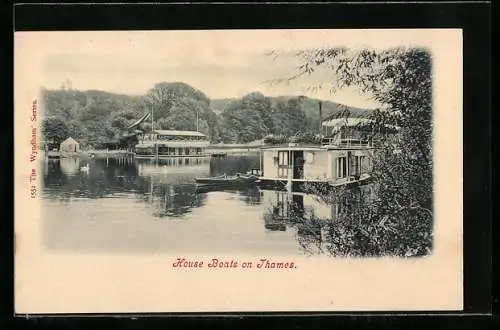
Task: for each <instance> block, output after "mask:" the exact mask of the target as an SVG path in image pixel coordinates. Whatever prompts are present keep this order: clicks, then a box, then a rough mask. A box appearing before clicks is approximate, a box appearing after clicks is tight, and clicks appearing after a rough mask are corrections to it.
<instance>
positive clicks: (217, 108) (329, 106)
mask: <svg viewBox="0 0 500 330" xmlns="http://www.w3.org/2000/svg"><path fill="white" fill-rule="evenodd" d="M296 98H298V99H300V100H301V108H302V110H303V111H304V113H305V114H306V115H307V116H308V117H311V118H312V117H316V118H318V117H319V110H318V109H319V108H318V103H319V102H320V101H321V102H322V107H323V110H322V112H323V115H322V117H323V119H325V118H327V117H328V116H331V115H336V114H338V113H340V112H341V111H342V110H343V109H347V110H349V112H350V114H351V116H353V117H359V116H362V115H364V114H366V113H368V112H370V111H371V110H370V109H362V108H356V107H352V106H347V105H343V104H340V103H336V102H332V101H325V100H320V99H316V98H310V97H307V96H300V97H298V96H276V97H269V99H270V100H271V102H272V103H273V104H276V103H277V102H286V101H288V100H290V99H296ZM237 100H239V99H238V98H227V99H212V100H210V107H211V108H212V110H213V111H214V112H215V113H216V114H218V115H219V114H221V113H222V112H223V111H224V110H225V109H227V108H228V107H229V105H230V104H231V103H232V102H235V101H237Z"/></svg>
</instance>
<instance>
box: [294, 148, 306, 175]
mask: <svg viewBox="0 0 500 330" xmlns="http://www.w3.org/2000/svg"><path fill="white" fill-rule="evenodd" d="M293 178H294V179H303V178H304V151H297V150H295V151H293Z"/></svg>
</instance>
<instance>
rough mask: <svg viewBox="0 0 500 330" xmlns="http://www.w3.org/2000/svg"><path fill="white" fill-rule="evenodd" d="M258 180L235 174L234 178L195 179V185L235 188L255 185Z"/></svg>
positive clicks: (250, 176)
mask: <svg viewBox="0 0 500 330" xmlns="http://www.w3.org/2000/svg"><path fill="white" fill-rule="evenodd" d="M258 179H259V178H258V177H257V176H255V175H241V174H236V175H234V176H226V175H222V176H217V177H211V178H196V183H197V184H203V185H214V186H235V185H245V184H253V183H256V182H257V181H258Z"/></svg>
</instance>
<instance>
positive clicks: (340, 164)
mask: <svg viewBox="0 0 500 330" xmlns="http://www.w3.org/2000/svg"><path fill="white" fill-rule="evenodd" d="M346 176H347V160H346V157H339V158H337V177H338V178H345V177H346Z"/></svg>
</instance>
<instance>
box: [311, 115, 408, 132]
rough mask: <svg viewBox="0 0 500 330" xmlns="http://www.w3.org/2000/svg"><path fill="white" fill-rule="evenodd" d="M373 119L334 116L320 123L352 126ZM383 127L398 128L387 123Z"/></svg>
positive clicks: (366, 123)
mask: <svg viewBox="0 0 500 330" xmlns="http://www.w3.org/2000/svg"><path fill="white" fill-rule="evenodd" d="M373 122H374V121H373V120H372V119H369V118H362V117H350V118H335V119H331V120H325V121H323V122H322V123H321V125H322V126H324V127H334V128H339V127H354V126H363V125H368V124H370V123H373ZM385 127H387V128H392V129H396V130H398V129H399V127H398V126H394V125H389V124H385Z"/></svg>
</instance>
